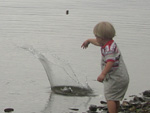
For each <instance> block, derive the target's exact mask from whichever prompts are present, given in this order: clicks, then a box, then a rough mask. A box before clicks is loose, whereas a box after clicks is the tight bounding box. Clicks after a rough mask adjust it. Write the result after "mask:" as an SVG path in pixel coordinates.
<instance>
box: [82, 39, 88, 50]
mask: <svg viewBox="0 0 150 113" xmlns="http://www.w3.org/2000/svg"><path fill="white" fill-rule="evenodd" d="M89 44H90V42H89V41H88V40H86V41H84V42H83V44H82V45H81V48H83V49H86V48H87V47H88V45H89Z"/></svg>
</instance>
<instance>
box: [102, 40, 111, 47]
mask: <svg viewBox="0 0 150 113" xmlns="http://www.w3.org/2000/svg"><path fill="white" fill-rule="evenodd" d="M111 40H112V39H111ZM109 41H110V39H109V40H103V45H102V46H104V45H105V44H107V42H109Z"/></svg>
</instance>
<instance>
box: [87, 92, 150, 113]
mask: <svg viewBox="0 0 150 113" xmlns="http://www.w3.org/2000/svg"><path fill="white" fill-rule="evenodd" d="M130 97H131V96H130ZM132 97H133V98H132V99H131V100H129V101H127V99H126V100H124V101H123V102H122V104H121V105H120V109H119V112H121V113H150V90H146V91H144V92H143V97H139V96H137V95H132ZM145 97H148V98H145ZM100 103H101V104H103V106H96V105H91V106H90V107H89V111H88V113H97V112H96V111H97V110H99V111H100V112H101V111H105V112H108V108H107V104H106V102H105V101H100ZM99 111H98V113H100V112H99Z"/></svg>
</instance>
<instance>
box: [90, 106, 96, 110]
mask: <svg viewBox="0 0 150 113" xmlns="http://www.w3.org/2000/svg"><path fill="white" fill-rule="evenodd" d="M89 110H90V111H97V106H96V105H90V107H89Z"/></svg>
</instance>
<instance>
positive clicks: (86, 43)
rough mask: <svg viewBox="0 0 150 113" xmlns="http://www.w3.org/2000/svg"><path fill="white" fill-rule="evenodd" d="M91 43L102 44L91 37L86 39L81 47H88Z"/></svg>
mask: <svg viewBox="0 0 150 113" xmlns="http://www.w3.org/2000/svg"><path fill="white" fill-rule="evenodd" d="M90 43H91V44H93V45H96V46H100V44H99V43H98V42H97V40H96V39H92V38H91V39H87V40H86V41H84V42H83V44H82V45H81V48H83V49H86V48H87V47H88V45H89V44H90Z"/></svg>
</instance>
